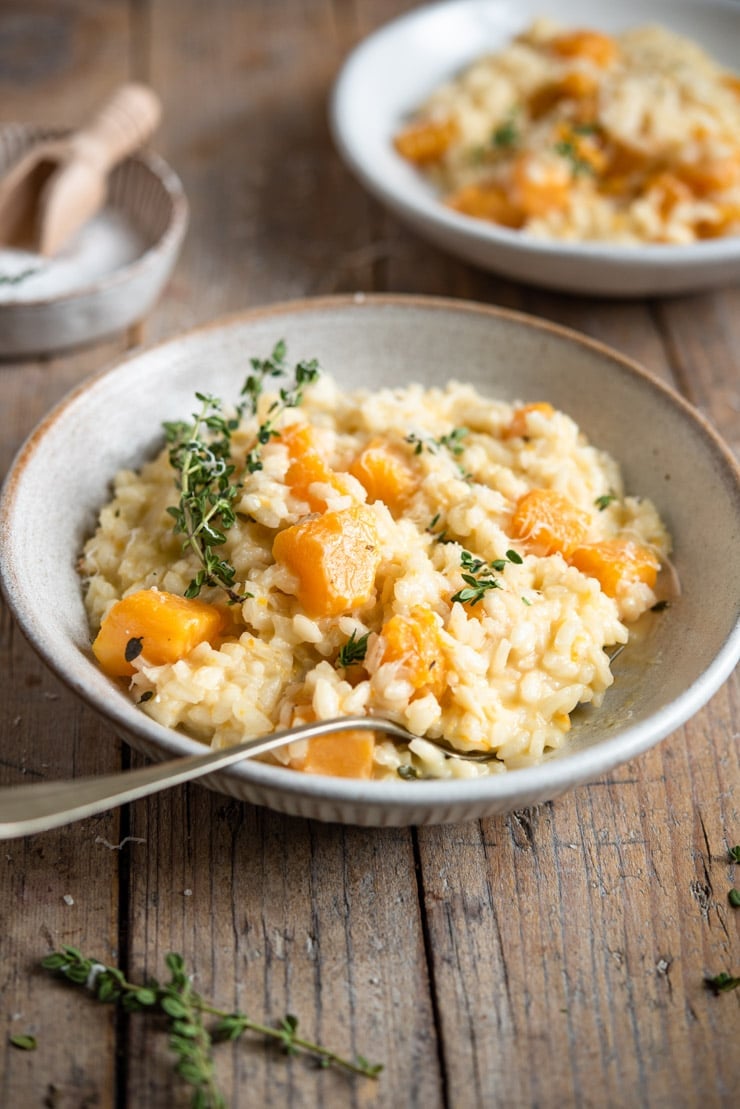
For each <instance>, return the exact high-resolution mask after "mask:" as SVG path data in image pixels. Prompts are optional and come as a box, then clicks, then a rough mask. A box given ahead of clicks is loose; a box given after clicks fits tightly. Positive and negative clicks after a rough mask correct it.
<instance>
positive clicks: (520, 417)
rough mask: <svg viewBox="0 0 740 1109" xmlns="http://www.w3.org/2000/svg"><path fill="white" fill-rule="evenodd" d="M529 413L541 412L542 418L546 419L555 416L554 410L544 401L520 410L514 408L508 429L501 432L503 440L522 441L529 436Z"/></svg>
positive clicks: (526, 405) (523, 406)
mask: <svg viewBox="0 0 740 1109" xmlns="http://www.w3.org/2000/svg"><path fill="white" fill-rule="evenodd" d="M530 412H541V413H542V415H543V416H547V417H548V419H549V417H551V416H554V415H555V409H554V408H553V406H552V405H551V404H548V402H547V401H546V400H542V401H535V402H534V403H533V404H524V405H522V407H521V408H515V409H514V413H513V415H512V417H511V422H510V424H509V426H508V427H505V428H504V430H503V438H504V439H519V438H521V439H523V438H526V436H527V435H529V414H530Z"/></svg>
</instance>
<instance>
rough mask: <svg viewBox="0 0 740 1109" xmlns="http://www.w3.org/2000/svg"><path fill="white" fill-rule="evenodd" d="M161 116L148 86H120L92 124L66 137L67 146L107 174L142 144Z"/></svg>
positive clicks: (160, 109) (155, 98) (156, 99)
mask: <svg viewBox="0 0 740 1109" xmlns="http://www.w3.org/2000/svg"><path fill="white" fill-rule="evenodd" d="M161 116H162V105H161V103H160V100H159V97H158V96H157V94H156V93H155V92H154V90H153V89H151V88H149V86H148V85H142V84H135V83H131V84H127V85H122V86H121V87H120V88H119V89H118V90H117V91H116V92H114V93H113V95H112V96H111V97H110V99H109V100H107V101H106V102H105V103H104V104H103V106H102V107H101V108H100V110H99V111H98V113H97V114H96V115H95V117H94V118H93V119H92V121H91V122H90V123H89V124H88V125H87V126H86V127H83V128H81V129H80V130H79V131H77V132H75V134H74V135H72V136H71V137H70V146H71V148H72V151H73V153H74V154H76V155H79V156H80V157H82V158H84V159H85V160H87V161H89V162H92V163H93V164H94V165H95V166H96V167H97V168H98V169H99V170H100V171H101V173H107V172H108V170H109V169H112V167H113V166H115V165H117V164H118V162H120V161H122V160H123V159H124V158H125V157H126V156H127V155H129V154H131V153H133V151H134V150H138V149H139V147H140V146H143V145H144V143H145V142H146V141H147V140H148V139H149V138H150V137H151V135H152V134H153V133H154V131H155V130H156V128H157V126H158V124H159V121H160V118H161Z"/></svg>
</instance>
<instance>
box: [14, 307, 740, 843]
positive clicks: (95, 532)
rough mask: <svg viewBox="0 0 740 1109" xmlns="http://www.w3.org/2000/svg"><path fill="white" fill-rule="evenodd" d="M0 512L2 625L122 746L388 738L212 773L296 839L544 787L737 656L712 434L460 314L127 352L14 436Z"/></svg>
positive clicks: (591, 771)
mask: <svg viewBox="0 0 740 1109" xmlns="http://www.w3.org/2000/svg"><path fill="white" fill-rule="evenodd" d="M102 428H105V433H102V431H101V429H102ZM62 451H63V452H64V455H65V458H66V459H67V463H68V464H67V465H65V468H64V472H60V473H58V475H57V476H55V497H54V499H53V501H51V502H49V500H48V498H47V500H46V502H44V500H43V498H39V497H38V491H39V488H40V486H39V484H38V483H39V482H41V481H42V480H44V481H45V480H46V479H47V478H46V477H44V475H45V474H46V475H47V477H48V473H49V472H50V470H52V471H54V472H55V474H56V471H55V469H54V463H53V459H54V458H58V457H60V456H61V454H60V452H62ZM93 455H94V456H95V457H96V465H95V466H94V467H90V466H89V465H86V463H85V460H87V459H89V458H90V457H92V456H93ZM75 457H78V461H79V465H73V464H71V463H74V459H75ZM57 469H58V468H57ZM68 475H73V477H74V480H72V476H68ZM57 477H58V480H57ZM67 486H68V487H67ZM42 505H43V507H42ZM2 512H3V517H4V520H3V524H4V527H3V533H2V534H3V540H2V543H3V549H2V559H3V578H4V585H5V588H6V592H7V593H8V596H9V599H10V601H11V604H12V606H13V608H14V611H15V613H16V615H17V617H18V619H19V620H20V623H21V626H22V627H23V629H24V630H25V631H26V633H27V634H28V635H29V637H30V638H31V640H32V642H33V643H34V645H35V646H36V648H37V649H38V650H39V651H40V653H41V654H42V655H43V657H44V658H45V659H46V660H47V662H49V664H50V665H51V666H52V667H53V668H54V669H55V670H57V672H59V673H60V674H61V675H62V676H63V677H65V678H66V680H67V681H68V682H69V683H70V684H71V685H72V686H73V688H74V689H76V690H77V692H79V693H80V694H81V695H82V696H83V697H85V698H86V699H87V700H88V701H89V702H90V703H92V704H93V705H94V706H95V707H96V708H97V709H98V710H99V711H101V712H103V713H104V714H105V715H106V716H108V717H109V719H111V721H112V722H113V724H114V725H115V727H116V729H117V730H118V731H119V732H121V733H122V734H123V735H125V736H126V737H127V738H128V739H129V740H130V741H131V742H132V743H133V744H134V745H135V746H137V747H140V748H141V749H142V750H144V751H146V752H147V753H149V754H150V755H152V756H153V757H156V758H162V757H166V756H168V755H174V754H178V753H182V754H184V753H192V752H193V751H194V750H198V749H202V745H203V744H208V745H213V746H230V745H232V744H234V743H238V742H239V741H240V740H242V739H245V738H248V737H250V736H254V735H261V734H268V733H269V732H271V731H273V730H276V729H282V728H286V727H291V726H293V725H295V724H299V723H302V722H306V721H313V720H322V719H334V718H337V717H342V716H349V715H352V716H357V715H362V716H370V717H380V718H385V719H389V720H392V721H395V722H397V723H400V724H402V725H403V726H404V727H405V728H406V729H408V731H409V733H411V735H412V737H413V738H411V739H410V740H409V742H408V743H406V744H404V743H395V742H391V741H390V740H389V739H387V738H385V737H384V736H383V735H382V733H381V732H380V731H377V732H375V733H372V732H354V733H352V732H346V733H339V734H338V735H337V736H332V737H327V739H326V740H324V739H322V738H319V739H315V740H310V741H300V742H296V743H294V744H291V745H290V746H288V747H286V748H284V749H282V750H281V751H279V752H277V753H276V754H275V755H274V756H273V757H271V758H269V759H267V758H266V759H265V761H261V762H256V761H245V762H244V763H243V764H241V765H239V766H238V767H236V768H233V769H231V770H228V771H225V772H222V773H221V774H219V775H214V777H213V779H212V784H213V785H214V786H215V787H216V788H219V789H222V790H224V791H225V792H228V793H231V794H233V795H235V796H238V797H243V798H244V799H247V800H251V801H255V802H258V803H263V804H268V805H271V806H273V807H275V808H279V809H281V810H284V811H287V812H291V813H297V814H300V815H306V816H315V817H318V818H320V819H325V820H343V821H351V822H356V823H366V824H384V823H387V824H394V823H395V824H403V823H418V822H424V821H445V820H461V819H466V818H468V817H473V816H480V815H483V814H485V813H489V812H495V811H501V810H505V809H508V808H513V807H518V806H520V805H522V804H528V803H533V802H535V801H537V800H542V799H545V798H548V797H553V796H556V795H557V794H558V793H560V792H562V790H563V789H565V788H567V787H568V786H570V785H573V784H576V783H577V782H579V781H585V780H588V779H589V778H592V777H594V776H595V775H597V774H599V773H602V772H603V771H605V770H607V769H608V768H609V767H611V766H614V765H616V764H617V763H619V762H622V761H624V760H625V759H627V758H630V757H632V756H633V755H635V754H638V753H639V752H640V751H642V750H644V749H646V748H647V747H648V746H650V745H651V744H653V743H655V742H656V741H657V740H659V739H660V738H662V737H663V736H665V735H667V734H668V733H669V732H670V731H672V730H673V729H674V728H676V727H677V726H678V725H679V724H680V723H681V722H682V721H683V720H685V719H686V718H687V716H688V715H690V714H691V713H693V712H694V711H695V710H696V709H697V708H698V707H699V706H700V705H701V704H702V703H703V702H704V701H705V700H706V699H707V698H708V697H709V696H710V695H711V693H712V692H713V691H714V689H716V688H717V686H718V684H720V682H721V681H722V680H723V679H724V677H726V676H727V674H728V673H729V671H730V669H731V668H732V665H733V664H734V661H735V660H736V658H737V650H738V635H737V628H736V590H735V585H734V581H735V578H734V576H733V574H732V572H731V569H732V568H731V567H728V566H726V565H719V564H716V565H714V564H710V565H708V564H707V563H706V560H705V559H703V553H704V551H705V546H704V536H705V535H706V534H707V533H708V531H709V528H710V527H713V528H714V532H715V542H717V543H718V544H719V545H720V547H721V549H724V550H728V551H731V550H736V549H737V545H736V539H737V530H738V516H739V509H738V490H737V475H736V471H735V469H734V466H733V463H732V461H731V459H730V457H729V455H728V454H727V452H726V451H725V449H724V448H723V446H722V444H721V443H719V441H718V440H717V439H716V438H715V436H714V435H713V433H712V432H711V431H710V430H709V429H708V428H707V427H706V426H705V425H704V424H703V423H702V421H701V420H700V419H699V417H697V416H696V415H695V414H694V413H693V412H692V411H691V410H690V409H689V408H688V406H686V405H685V404H684V403H683V402H682V401H681V400H680V399H678V398H677V397H675V396H674V395H673V394H672V393H670V392H669V391H668V390H666V389H665V388H663V387H662V386H660V385H659V384H658V383H656V382H654V381H653V380H652V379H651V378H650V377H649V376H648V375H646V374H644V373H643V372H642V371H640V370H639V369H638V368H637V367H635V366H633V365H632V364H630V363H629V362H627V361H626V360H624V359H622V358H620V357H619V356H618V355H616V354H614V353H613V352H610V351H608V350H606V349H605V348H603V347H601V346H599V345H598V344H595V343H592V342H590V341H588V340H586V339H583V338H580V337H578V336H575V335H574V334H572V333H569V332H566V331H563V330H561V329H559V328H556V327H553V326H551V325H548V324H545V323H543V322H540V321H536V320H531V319H528V318H526V317H522V316H517V315H515V314H511V313H507V312H504V311H500V310H495V309H487V308H483V307H480V306H474V305H467V304H464V303H460V302H445V301H433V300H431V301H430V300H424V299H414V298H367V299H364V298H360V300H359V301H358V300H351V299H348V298H338V299H333V300H329V301H314V302H304V303H301V304H296V305H287V306H280V307H277V308H274V309H265V310H263V311H261V312H255V313H252V314H249V315H247V316H245V317H242V318H238V319H236V320H234V321H231V322H226V323H224V324H222V325H219V326H217V327H213V328H210V329H204V330H202V331H198V332H195V333H193V334H191V335H189V336H186V337H184V338H183V339H181V340H177V341H174V342H170V343H167V344H164V345H163V346H161V347H158V348H155V349H153V350H151V351H148V352H145V353H143V354H141V355H138V356H136V357H134V358H132V359H130V360H129V361H127V362H124V363H123V364H122V365H120V366H119V367H117V368H114V369H113V370H111V371H108V372H107V373H104V374H102V375H101V376H99V377H97V378H96V379H93V380H92V381H91V382H89V383H87V384H86V385H84V386H83V387H82V388H81V389H80V390H78V391H77V392H76V393H75V394H73V395H72V396H71V397H70V398H69V400H68V401H66V402H65V403H64V404H63V405H62V406H61V407H60V408H59V409H58V410H57V411H56V412H55V413H53V414H52V415H51V416H50V417H49V418H48V420H47V421H46V422H45V424H44V425H42V427H41V428H40V429H39V430H38V431H37V432H36V433H35V434H34V436H32V438H31V440H30V441H29V443H28V444H27V446H26V448H25V449H24V451H23V452H22V454H21V456H20V459H19V461H18V462H17V464H16V466H15V468H14V470H13V472H12V474H11V477H10V479H9V481H8V484H7V487H6V492H5V495H4V500H3V508H2ZM21 516H22V517H23V520H24V526H23V528H18V527H15V526H13V525H14V521H17V520H19V519H20V518H21ZM42 536H43V537H44V539H43V542H42V541H41V537H42ZM50 536H51V539H50V538H49V537H50ZM32 551H34V552H35V553H34V554H33V555H31V552H32ZM39 552H41V553H39ZM60 598H61V603H60ZM52 599H53V600H52ZM440 739H444V740H445V741H446V742H447V743H448V744H449V745H450V746H451V747H452V749H453V752H454V751H459V752H461V753H463V754H464V753H470V752H476V753H481V754H484V755H486V756H487V759H486V761H484V762H471V761H464V760H462V759H459V758H457V757H456V756H455V754H454V753H453V754H449V753H446V752H444V751H441V750H440V748H439V747H438V746H437V743H436V741H437V740H440Z"/></svg>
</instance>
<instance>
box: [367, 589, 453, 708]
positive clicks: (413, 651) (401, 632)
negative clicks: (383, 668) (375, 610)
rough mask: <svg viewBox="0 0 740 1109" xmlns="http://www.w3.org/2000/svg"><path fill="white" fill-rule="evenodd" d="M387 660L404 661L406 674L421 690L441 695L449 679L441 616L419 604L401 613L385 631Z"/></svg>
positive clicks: (385, 658) (384, 656)
mask: <svg viewBox="0 0 740 1109" xmlns="http://www.w3.org/2000/svg"><path fill="white" fill-rule="evenodd" d="M380 634H381V636H382V638H383V639H384V640H385V649H384V651H383V657H382V661H383V662H400V663H402V674H403V677H404V678H406V680H407V681H409V682H410V683H411V685H412V686H413V687H414V690H415V691H416V693H417V694H419V695H421V696H424V695H425V694H426V693H433V694H434V696H435V697H440V696H441V695H442V693H443V692H444V689H445V686H446V683H447V667H446V665H445V660H444V656H443V655H442V650H441V643H440V638H439V628H438V626H437V620H436V618H435V616H434V613H433V612H432V611H431V609H428V608H424V607H423V606H422V605H416V606H415V607H414V608H412V610H411V612H410V613H409V615H408V616H404V615H401V614H397V615H395V616H391V618H390V620H388V621H386V623H385V624H384V625H383V629H382V631H381V633H380Z"/></svg>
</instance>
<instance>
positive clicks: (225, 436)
mask: <svg viewBox="0 0 740 1109" xmlns="http://www.w3.org/2000/svg"><path fill="white" fill-rule="evenodd" d="M285 356H286V346H285V342H284V341H283V340H280V341H279V342H278V343H276V344H275V346H274V348H273V350H272V353H271V355H270V356H269V357H268V358H262V359H260V358H252V359H250V364H251V367H252V372H251V373H250V374H249V375H248V377H247V379H246V381H245V382H244V385H243V386H242V389H241V392H240V394H239V395H240V397H241V398H242V399H241V400H240V401H239V403H238V404H237V405H236V408H235V414H234V415H233V416H228V417H227V416H226V415H224V412H223V409H222V404H221V401H220V399H219V398H218V397H215V396H213V395H212V394H210V393H196V394H195V396H196V399H197V400H198V401H200V405H201V406H200V409H199V411H197V412H194V413H193V415H192V422H190V423H188V422H186V421H182V420H178V421H172V422H165V423H164V425H163V426H164V430H165V435H166V437H167V442H168V443H169V445H170V451H169V458H170V464H171V466H172V467H173V469H174V470H175V471H177V475H178V476H177V478H176V484H177V488H178V490H179V493H180V497H179V501H178V503H177V504H176V505H173V506H171V507H169V508H168V509H167V511H168V512H169V514H170V515H171V516H172V517H173V519H174V521H175V526H174V530H175V534H176V535H184V536H185V543H184V548H185V549H186V550H191V551H192V552H193V553H194V554H195V556H196V557H197V559H198V561H199V562H200V569H199V570H198V572H197V573H196V575H195V577H194V578H193V580H192V581H191V582H190V584H189V586H188V588H187V590H186V591H185V596H186V597H188V598H193V597H197V596H198V594H199V593H200V591H201V589H202V588H203V587H204V586H206V585H209V586H217V587H220V588H221V589H223V590H224V591H225V592H226V595H227V596H228V598H229V600H230V601H231V602H232V603H237V602H239V601H243V600H244V599H245V598H246V597H249V596H251V594H250V593H239V592H238V591H237V589H236V588H235V581H236V570H235V569H234V567H233V566H232V565H231V563H230V562H228V560H227V559H225V558H222V557H221V556H220V554H219V552H218V548H219V547H221V546H222V545H223V544H224V543H225V542H226V534H225V533H226V532H227V531H228V530H229V528H231V527H233V525H234V523H235V522H236V511H235V508H234V502H235V501H236V498H237V497H238V495H239V492H240V490H241V488H242V482H241V480H240V479H235V472H236V465H235V463H234V461H233V460H232V456H231V446H232V436H233V434H234V432H235V431H236V430H237V429H238V428H239V426H240V424H241V421H242V419H243V417H244V413H245V411H248V413H249V415H250V416H255V415H257V411H258V407H259V399H260V397H261V395H262V392H263V389H264V385H265V382H266V381H267V380H268V379H269V378H271V377H281V376H282V375H283V374H285V373H287V369H288V367H287V363H286V360H285ZM319 372H320V371H319V366H318V362H317V361H316V359H311V360H310V361H301V362H299V363H298V364H297V365H296V367H295V371H294V383H293V385H292V387H282V388H281V389H280V390H279V395H278V398H277V399H276V400H274V401H273V402H272V404H271V405H270V407H269V408H268V411H267V416H266V418H265V419H264V420H263V422H262V423H261V424H260V425H259V427H258V429H257V434H256V436H255V442H254V445H253V447H252V448H251V449H250V450H249V451H248V453H247V456H246V459H245V464H244V469H245V472H247V473H250V474H251V473H255V472H256V471H257V470H261V469H262V460H261V457H260V455H261V451H262V447H263V446H264V445H265V444H266V443H268V442H269V441H270V439H271V438H273V437H276V436H277V435H278V434H279V433H278V431H277V430H276V427H275V423H276V421H277V419H278V417H279V416H280V415H281V413H282V412H284V411H285V409H286V408H293V407H297V406H298V405H299V404H301V402H302V401H303V394H304V390H305V387H306V385H309V384H311V383H313V382H314V381H315V380H316V379H317V377H318V376H319Z"/></svg>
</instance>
